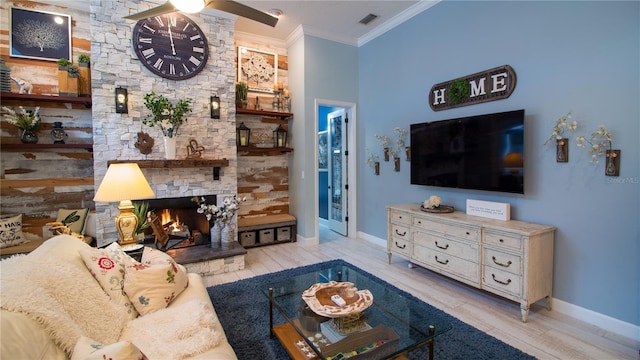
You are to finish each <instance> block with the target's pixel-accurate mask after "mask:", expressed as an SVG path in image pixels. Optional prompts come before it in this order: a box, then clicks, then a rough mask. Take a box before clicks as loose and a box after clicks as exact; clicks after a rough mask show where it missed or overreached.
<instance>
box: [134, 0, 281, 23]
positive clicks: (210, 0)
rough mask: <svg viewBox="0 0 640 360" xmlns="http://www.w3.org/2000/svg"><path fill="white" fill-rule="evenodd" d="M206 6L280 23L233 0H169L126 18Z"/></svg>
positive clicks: (262, 21)
mask: <svg viewBox="0 0 640 360" xmlns="http://www.w3.org/2000/svg"><path fill="white" fill-rule="evenodd" d="M205 7H207V8H210V9H216V10H220V11H224V12H228V13H230V14H234V15H238V16H242V17H245V18H247V19H250V20H254V21H257V22H260V23H263V24H266V25H269V26H271V27H275V26H276V24H277V23H278V18H277V17H275V16H272V15H270V14H267V13H265V12H262V11H260V10H257V9H254V8H252V7H250V6H247V5H243V4H241V3H239V2H237V1H232V0H169V1H167V2H166V3H164V4H162V5H159V6H156V7H154V8H151V9H148V10H145V11H142V12H139V13H136V14H132V15H129V16H125V19H130V20H141V19H146V18H150V17H154V16H158V15H162V14H166V13H170V12H173V11H177V10H180V11H184V12H186V13H195V12H198V11H200V10H202V9H204V8H205Z"/></svg>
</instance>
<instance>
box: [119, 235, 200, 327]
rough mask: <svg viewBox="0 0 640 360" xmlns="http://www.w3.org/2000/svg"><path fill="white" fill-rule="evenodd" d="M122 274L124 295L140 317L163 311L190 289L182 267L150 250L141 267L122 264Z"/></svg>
mask: <svg viewBox="0 0 640 360" xmlns="http://www.w3.org/2000/svg"><path fill="white" fill-rule="evenodd" d="M132 260H133V259H132ZM125 272H126V274H125V277H124V291H125V292H126V293H127V296H128V297H129V299H130V300H131V302H132V303H133V306H135V308H136V310H138V312H139V313H140V315H145V314H149V313H152V312H154V311H158V310H160V309H164V308H166V307H167V306H168V305H169V304H170V303H171V301H173V299H175V298H176V297H177V296H178V295H180V293H182V291H184V289H186V287H187V286H188V285H189V278H188V276H187V271H186V270H185V268H184V267H183V266H182V265H180V264H177V263H176V262H175V261H174V260H173V258H172V257H171V256H169V255H167V254H165V253H163V252H161V251H158V250H154V249H152V248H150V247H145V248H144V252H143V253H142V261H141V262H140V263H138V262H135V261H130V260H128V259H127V260H125Z"/></svg>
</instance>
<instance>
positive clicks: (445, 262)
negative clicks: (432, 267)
mask: <svg viewBox="0 0 640 360" xmlns="http://www.w3.org/2000/svg"><path fill="white" fill-rule="evenodd" d="M436 261H437V262H439V263H440V264H442V265H447V264H448V263H449V259H447V260H445V261H442V260H440V259H438V255H436Z"/></svg>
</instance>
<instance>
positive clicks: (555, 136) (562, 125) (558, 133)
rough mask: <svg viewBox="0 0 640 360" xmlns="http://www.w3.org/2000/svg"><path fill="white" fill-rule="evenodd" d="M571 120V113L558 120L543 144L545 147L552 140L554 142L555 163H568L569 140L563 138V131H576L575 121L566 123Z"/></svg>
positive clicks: (576, 124)
mask: <svg viewBox="0 0 640 360" xmlns="http://www.w3.org/2000/svg"><path fill="white" fill-rule="evenodd" d="M569 119H571V111H569V113H567V115H565V116H563V117H561V118H559V119H558V120H557V121H556V125H555V126H554V127H553V130H552V131H551V135H550V136H549V138H548V139H547V141H545V142H544V145H545V146H546V145H547V144H548V143H550V142H551V141H552V140H555V142H556V162H569V139H568V138H566V137H565V136H564V132H565V130H576V129H577V128H578V123H577V122H576V121H572V122H568V121H569Z"/></svg>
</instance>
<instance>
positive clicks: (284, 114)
mask: <svg viewBox="0 0 640 360" xmlns="http://www.w3.org/2000/svg"><path fill="white" fill-rule="evenodd" d="M236 114H241V115H260V116H273V117H277V118H280V119H283V120H284V119H288V118H290V117H293V114H292V113H288V112H279V111H265V110H253V109H242V108H236Z"/></svg>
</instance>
